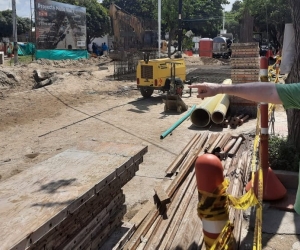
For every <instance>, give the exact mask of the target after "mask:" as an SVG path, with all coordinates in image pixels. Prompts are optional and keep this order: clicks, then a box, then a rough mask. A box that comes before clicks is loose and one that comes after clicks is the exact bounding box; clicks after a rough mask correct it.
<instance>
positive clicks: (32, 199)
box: [0, 146, 144, 248]
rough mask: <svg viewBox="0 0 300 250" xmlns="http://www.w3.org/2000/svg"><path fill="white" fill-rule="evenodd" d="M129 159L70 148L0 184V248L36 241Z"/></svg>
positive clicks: (26, 245) (24, 245)
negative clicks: (79, 200)
mask: <svg viewBox="0 0 300 250" xmlns="http://www.w3.org/2000/svg"><path fill="white" fill-rule="evenodd" d="M143 149H144V147H142V146H140V148H139V151H140V152H141V151H142V150H143ZM139 151H137V152H136V153H139ZM131 157H132V156H131ZM131 157H130V156H128V157H126V156H123V155H117V154H115V155H110V154H103V153H102V154H101V153H96V152H88V151H81V150H76V149H71V150H67V151H64V152H62V153H60V154H58V155H56V156H54V157H52V158H50V159H48V160H47V161H44V162H42V163H39V164H37V165H36V166H34V167H32V168H30V169H27V170H25V171H23V172H22V173H20V174H18V175H15V176H13V177H12V178H9V179H7V180H5V181H3V182H1V184H0V188H1V193H0V204H1V208H0V218H1V222H2V223H1V226H0V229H1V232H0V242H1V243H2V247H4V248H10V247H13V246H18V247H19V248H26V247H28V246H29V245H31V244H33V243H35V242H37V240H39V239H40V238H41V237H42V236H43V235H45V234H46V233H47V232H48V231H50V230H51V229H52V228H53V227H55V226H56V225H57V224H59V223H60V222H61V221H62V220H64V219H65V218H66V216H67V215H68V211H69V210H68V208H69V206H71V204H72V203H74V202H75V201H77V200H78V199H79V198H81V197H82V196H83V195H85V194H88V195H87V197H85V200H87V199H88V198H89V197H90V196H91V195H92V194H93V192H95V190H94V187H95V186H96V185H97V184H99V183H101V182H102V181H103V179H105V178H106V177H107V176H109V175H110V174H111V173H114V172H115V170H116V169H117V168H118V167H119V166H122V165H123V164H124V163H126V162H127V161H129V160H130V159H131ZM104 162H105V164H103V163H104ZM99 166H101V167H99ZM91 190H93V191H91ZM79 203H81V202H79ZM36 218H40V219H38V220H37V219H36ZM20 221H23V223H22V224H20ZM11 228H14V230H11Z"/></svg>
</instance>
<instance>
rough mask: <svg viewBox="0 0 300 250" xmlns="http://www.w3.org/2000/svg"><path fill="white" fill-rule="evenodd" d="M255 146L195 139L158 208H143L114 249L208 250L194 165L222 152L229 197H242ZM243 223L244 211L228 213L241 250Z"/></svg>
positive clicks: (231, 139)
mask: <svg viewBox="0 0 300 250" xmlns="http://www.w3.org/2000/svg"><path fill="white" fill-rule="evenodd" d="M251 144H252V141H251V139H249V138H248V137H246V138H245V137H243V136H242V135H240V136H232V135H231V134H230V133H225V134H223V133H208V132H204V133H202V134H195V135H194V136H193V137H192V138H191V140H190V142H189V143H188V144H187V145H186V146H185V147H184V148H183V150H182V151H181V153H180V154H178V156H177V157H176V158H175V159H174V161H173V162H172V163H171V165H170V166H169V167H168V168H167V170H166V174H167V176H168V177H169V178H170V179H165V180H164V181H163V182H162V183H161V186H159V187H155V188H154V190H155V196H154V197H155V202H151V201H148V202H147V203H146V204H145V205H144V206H143V207H142V209H141V210H140V211H139V212H138V213H137V214H136V215H135V216H134V217H133V218H132V219H131V220H130V221H129V222H128V223H129V225H131V226H130V229H129V230H128V232H127V234H126V235H124V236H123V237H122V239H121V240H120V241H119V242H118V243H117V244H116V245H115V247H112V248H111V249H114V250H117V249H131V250H133V249H138V250H141V249H149V250H150V249H162V250H163V249H205V244H204V243H203V228H202V222H201V219H200V218H199V217H198V215H197V204H198V190H197V184H196V177H195V170H194V163H195V160H196V159H197V157H198V156H200V155H202V154H205V153H212V154H215V155H217V156H220V154H217V152H224V154H223V157H222V158H221V160H222V164H223V166H224V176H226V177H228V178H229V179H230V181H231V184H230V186H229V191H230V194H233V195H235V196H240V195H241V194H243V190H244V185H245V183H246V181H247V180H248V177H247V176H249V169H250V162H249V159H250V157H249V156H250V155H251V153H250V152H251V150H249V149H250V148H251ZM229 152H231V154H229ZM170 180H172V181H171V182H170ZM166 184H167V185H166ZM242 219H243V217H242V213H241V212H240V211H238V210H235V209H233V208H231V209H230V220H231V222H232V223H233V224H234V232H233V235H234V238H235V242H236V244H237V245H238V244H239V239H240V235H241V230H240V229H241V223H242ZM236 248H238V246H237V247H236ZM101 250H102V248H101ZM103 250H104V249H103Z"/></svg>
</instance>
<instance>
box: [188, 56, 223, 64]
mask: <svg viewBox="0 0 300 250" xmlns="http://www.w3.org/2000/svg"><path fill="white" fill-rule="evenodd" d="M183 58H184V59H185V62H186V65H193V64H197V65H223V64H224V62H222V61H220V60H218V59H215V58H211V57H199V56H187V55H183Z"/></svg>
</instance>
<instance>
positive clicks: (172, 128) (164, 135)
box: [160, 105, 196, 139]
mask: <svg viewBox="0 0 300 250" xmlns="http://www.w3.org/2000/svg"><path fill="white" fill-rule="evenodd" d="M195 108H196V105H194V106H193V107H192V108H191V109H190V111H189V112H187V113H186V114H185V115H184V116H183V117H181V118H180V119H179V120H178V121H176V122H175V123H174V124H173V125H172V126H171V127H170V128H168V129H167V130H166V131H165V132H163V133H162V134H161V135H160V139H164V138H165V137H166V136H167V135H168V134H170V133H171V132H172V131H173V130H174V129H175V128H177V127H178V126H179V125H180V124H181V123H182V122H183V121H185V120H186V119H187V118H188V117H189V116H190V115H191V114H192V112H193V111H194V110H195Z"/></svg>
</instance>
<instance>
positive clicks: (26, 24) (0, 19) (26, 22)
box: [0, 10, 31, 37]
mask: <svg viewBox="0 0 300 250" xmlns="http://www.w3.org/2000/svg"><path fill="white" fill-rule="evenodd" d="M30 24H31V21H30V19H29V18H23V17H17V30H18V35H20V34H24V33H29V32H30V27H31V26H30ZM0 27H1V29H0V37H11V36H13V20H12V11H11V10H4V11H0Z"/></svg>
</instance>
